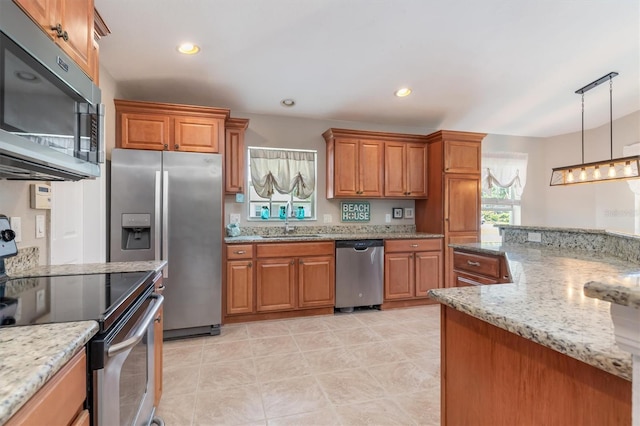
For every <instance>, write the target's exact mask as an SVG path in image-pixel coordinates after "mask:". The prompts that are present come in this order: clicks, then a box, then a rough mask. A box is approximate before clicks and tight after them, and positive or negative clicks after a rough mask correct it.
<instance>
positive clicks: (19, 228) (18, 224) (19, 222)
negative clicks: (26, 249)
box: [9, 216, 22, 243]
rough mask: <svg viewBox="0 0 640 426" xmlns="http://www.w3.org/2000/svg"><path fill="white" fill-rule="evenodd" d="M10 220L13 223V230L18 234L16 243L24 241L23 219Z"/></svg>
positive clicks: (15, 217) (14, 218) (13, 218)
mask: <svg viewBox="0 0 640 426" xmlns="http://www.w3.org/2000/svg"><path fill="white" fill-rule="evenodd" d="M9 220H10V221H11V229H12V230H13V232H15V233H16V238H15V242H16V243H19V242H20V241H22V219H20V218H19V217H17V216H14V217H12V218H10V219H9Z"/></svg>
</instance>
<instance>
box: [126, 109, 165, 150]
mask: <svg viewBox="0 0 640 426" xmlns="http://www.w3.org/2000/svg"><path fill="white" fill-rule="evenodd" d="M170 121H171V119H170V118H169V117H168V116H162V115H157V114H136V113H122V114H120V115H119V116H118V123H119V126H118V125H116V128H118V127H120V131H119V132H118V134H119V135H120V142H121V143H120V144H118V145H119V147H120V148H127V149H146V150H156V151H163V150H165V149H169V142H170V141H171V138H170V133H169V132H170V130H169V128H170Z"/></svg>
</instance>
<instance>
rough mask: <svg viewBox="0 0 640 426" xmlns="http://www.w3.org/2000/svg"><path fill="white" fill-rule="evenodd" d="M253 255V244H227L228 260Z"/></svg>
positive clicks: (246, 257)
mask: <svg viewBox="0 0 640 426" xmlns="http://www.w3.org/2000/svg"><path fill="white" fill-rule="evenodd" d="M252 257H253V244H229V245H227V260H233V259H251V258H252Z"/></svg>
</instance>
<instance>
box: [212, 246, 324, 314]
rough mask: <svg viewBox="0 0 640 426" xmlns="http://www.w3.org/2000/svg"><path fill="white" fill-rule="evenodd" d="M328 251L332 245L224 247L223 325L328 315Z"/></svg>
mask: <svg viewBox="0 0 640 426" xmlns="http://www.w3.org/2000/svg"><path fill="white" fill-rule="evenodd" d="M334 247H335V245H334V243H333V241H321V242H313V243H307V242H304V243H266V244H253V245H251V244H247V245H228V246H227V249H226V286H225V291H226V295H225V302H226V306H225V310H224V312H225V322H233V321H234V320H256V319H266V318H276V317H278V314H279V313H283V314H284V313H286V316H296V312H300V315H304V314H307V313H308V312H309V311H310V310H313V309H315V308H319V309H324V310H325V311H324V312H319V313H329V312H333V311H332V310H333V306H334V305H335V254H334V253H335V248H334ZM254 265H255V266H254Z"/></svg>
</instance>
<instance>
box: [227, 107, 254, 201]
mask: <svg viewBox="0 0 640 426" xmlns="http://www.w3.org/2000/svg"><path fill="white" fill-rule="evenodd" d="M225 126H226V131H225V138H224V143H225V148H224V165H225V169H224V177H225V179H224V190H225V192H226V193H227V194H236V193H240V192H243V191H244V179H245V174H246V173H245V164H246V161H245V158H244V133H245V131H246V129H247V127H248V126H249V120H248V119H245V118H229V119H228V120H227V122H226V123H225Z"/></svg>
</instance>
